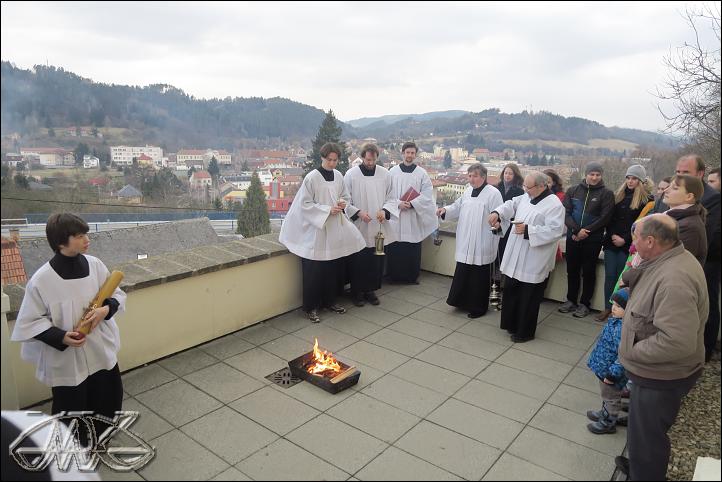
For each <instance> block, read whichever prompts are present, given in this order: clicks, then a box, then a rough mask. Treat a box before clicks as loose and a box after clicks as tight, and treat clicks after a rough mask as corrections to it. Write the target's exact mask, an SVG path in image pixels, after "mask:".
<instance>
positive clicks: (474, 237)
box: [437, 164, 503, 318]
mask: <svg viewBox="0 0 722 482" xmlns="http://www.w3.org/2000/svg"><path fill="white" fill-rule="evenodd" d="M468 173H469V184H470V186H469V187H467V188H466V191H464V194H463V195H461V196H460V197H459V198H458V199H457V200H456V201H455V202H454V203H453V204H451V205H449V206H445V207H443V208H439V209H438V210H437V214H438V215H439V216H441V218H442V219H445V220H451V219H457V218H458V219H459V222H458V224H457V227H456V270H455V271H454V281H453V282H452V283H451V289H450V290H449V297H448V298H447V300H446V303H447V304H449V305H451V306H456V307H458V308H461V309H462V310H465V311H468V312H469V314H468V315H467V316H468V317H469V318H478V317H480V316H483V315H484V314H486V311H487V309H488V308H489V285H490V281H491V263H493V262H494V260H495V259H496V254H497V250H498V248H499V236H496V235H495V234H494V233H493V232H492V231H491V229H490V228H489V226H488V225H487V223H486V220H487V219H488V217H489V213H490V211H491V210H492V209H493V208H494V207H496V206H498V205H499V204H501V203H502V202H503V199H502V197H501V193H500V192H499V190H498V189H497V188H495V187H494V186H492V185H490V184H487V183H486V176H487V172H486V168H485V167H484V166H483V165H482V164H474V165H472V166H469V169H468Z"/></svg>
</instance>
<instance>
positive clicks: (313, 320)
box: [306, 310, 321, 323]
mask: <svg viewBox="0 0 722 482" xmlns="http://www.w3.org/2000/svg"><path fill="white" fill-rule="evenodd" d="M306 316H307V317H308V319H309V320H311V323H320V322H321V318H320V317H319V316H318V311H316V310H311V311H307V312H306Z"/></svg>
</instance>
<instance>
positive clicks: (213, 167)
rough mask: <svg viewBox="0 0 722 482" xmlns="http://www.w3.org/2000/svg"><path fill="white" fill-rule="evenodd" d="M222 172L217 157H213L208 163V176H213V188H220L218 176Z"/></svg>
mask: <svg viewBox="0 0 722 482" xmlns="http://www.w3.org/2000/svg"><path fill="white" fill-rule="evenodd" d="M220 172H221V170H220V168H219V167H218V161H217V160H216V156H213V157H211V160H210V161H209V162H208V174H210V175H211V180H212V182H213V187H217V186H218V174H219V173H220Z"/></svg>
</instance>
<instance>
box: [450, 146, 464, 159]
mask: <svg viewBox="0 0 722 482" xmlns="http://www.w3.org/2000/svg"><path fill="white" fill-rule="evenodd" d="M449 152H450V153H451V159H452V160H454V161H456V162H458V161H461V160H463V159H466V158H467V156H468V155H469V152H468V151H467V150H466V149H464V148H463V147H452V148H451V149H449Z"/></svg>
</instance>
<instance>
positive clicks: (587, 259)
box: [567, 237, 602, 307]
mask: <svg viewBox="0 0 722 482" xmlns="http://www.w3.org/2000/svg"><path fill="white" fill-rule="evenodd" d="M601 250H602V243H601V241H596V240H592V241H588V240H586V239H585V240H584V241H572V240H571V238H570V237H567V299H568V300H569V301H571V302H572V303H575V304H576V303H577V302H579V303H581V304H583V305H586V306H587V307H589V306H590V305H591V304H592V296H594V287H595V285H596V283H597V262H598V261H599V252H600V251H601ZM580 275H581V277H582V282H583V287H582V297H581V299H579V285H580V280H579V277H580Z"/></svg>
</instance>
